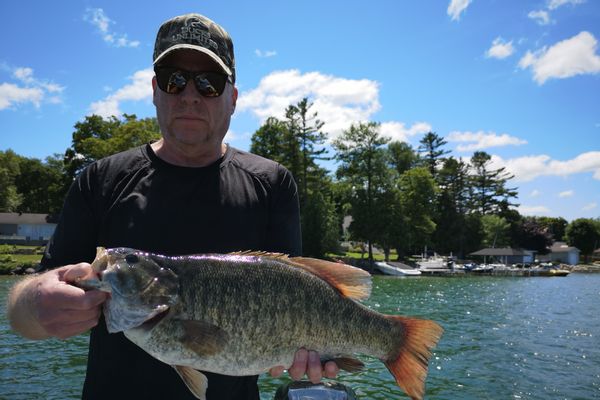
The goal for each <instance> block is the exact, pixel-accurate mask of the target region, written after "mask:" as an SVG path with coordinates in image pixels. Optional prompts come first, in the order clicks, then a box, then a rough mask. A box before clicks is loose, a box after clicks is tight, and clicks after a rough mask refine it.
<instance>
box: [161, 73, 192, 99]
mask: <svg viewBox="0 0 600 400" xmlns="http://www.w3.org/2000/svg"><path fill="white" fill-rule="evenodd" d="M155 72H156V83H157V84H158V87H159V88H160V90H162V91H163V92H167V93H169V94H177V93H181V92H182V91H183V89H185V85H186V84H187V79H185V76H184V75H183V74H182V73H181V72H180V71H177V70H173V69H171V68H163V69H156V70H155Z"/></svg>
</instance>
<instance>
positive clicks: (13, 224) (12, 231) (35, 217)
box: [0, 213, 56, 245]
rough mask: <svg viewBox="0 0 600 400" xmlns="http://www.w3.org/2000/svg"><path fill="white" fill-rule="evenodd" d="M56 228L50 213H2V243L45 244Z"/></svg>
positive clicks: (0, 217) (0, 238) (0, 223)
mask: <svg viewBox="0 0 600 400" xmlns="http://www.w3.org/2000/svg"><path fill="white" fill-rule="evenodd" d="M54 229H56V224H55V223H52V222H48V214H29V213H0V244H30V245H44V244H46V243H47V242H48V240H49V239H50V237H51V236H52V235H53V234H54Z"/></svg>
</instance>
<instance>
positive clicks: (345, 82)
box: [236, 70, 416, 140]
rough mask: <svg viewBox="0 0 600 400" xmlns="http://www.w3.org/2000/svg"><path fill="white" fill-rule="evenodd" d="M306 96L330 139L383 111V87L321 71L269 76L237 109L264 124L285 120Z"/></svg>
mask: <svg viewBox="0 0 600 400" xmlns="http://www.w3.org/2000/svg"><path fill="white" fill-rule="evenodd" d="M304 97H307V98H309V100H310V101H311V102H312V103H314V105H313V107H312V108H311V111H316V112H318V118H319V119H320V120H322V121H325V122H326V125H325V126H324V127H323V130H324V131H325V132H327V133H328V134H329V139H330V140H332V139H334V138H335V137H337V136H338V135H339V134H340V133H341V132H342V131H343V130H344V129H347V128H348V127H349V126H350V124H351V123H353V122H358V121H368V120H369V119H370V117H371V116H372V115H373V114H374V113H375V112H377V111H378V110H379V109H380V108H381V105H380V104H379V84H378V83H377V82H375V81H371V80H368V79H345V78H339V77H336V76H331V75H324V74H321V73H320V72H307V73H305V74H302V73H301V72H300V71H298V70H286V71H275V72H272V73H270V74H269V75H267V76H265V77H264V78H262V79H261V81H260V83H259V84H258V87H256V88H255V89H252V90H249V91H246V92H243V93H241V94H240V97H239V99H238V102H237V107H236V108H237V110H238V112H244V111H248V112H251V113H252V114H253V115H255V116H256V117H257V118H258V119H259V120H260V122H261V123H262V122H264V120H266V119H267V118H268V117H270V116H274V117H277V118H280V119H283V118H284V111H285V109H286V107H288V106H289V105H291V104H296V103H298V102H299V101H300V100H302V98H304ZM411 128H412V127H411ZM415 129H416V128H415Z"/></svg>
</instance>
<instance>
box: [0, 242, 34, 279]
mask: <svg viewBox="0 0 600 400" xmlns="http://www.w3.org/2000/svg"><path fill="white" fill-rule="evenodd" d="M42 251H43V247H38V246H13V245H0V275H6V274H10V273H11V272H12V271H13V270H14V269H16V268H20V267H25V268H29V267H32V268H35V267H36V266H37V264H38V263H39V262H40V260H41V259H42V254H41V252H42ZM23 253H25V254H23ZM27 253H28V254H27Z"/></svg>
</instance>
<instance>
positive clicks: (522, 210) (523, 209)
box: [517, 205, 550, 215]
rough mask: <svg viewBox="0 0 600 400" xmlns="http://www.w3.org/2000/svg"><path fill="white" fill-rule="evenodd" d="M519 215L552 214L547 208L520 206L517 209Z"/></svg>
mask: <svg viewBox="0 0 600 400" xmlns="http://www.w3.org/2000/svg"><path fill="white" fill-rule="evenodd" d="M517 210H518V211H519V214H521V215H547V214H550V209H549V208H548V207H546V206H525V205H520V206H518V207H517Z"/></svg>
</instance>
